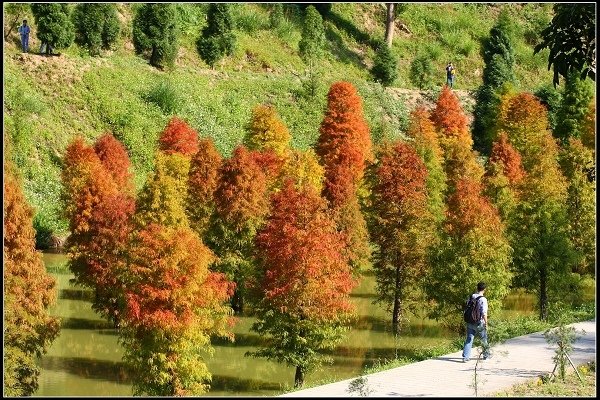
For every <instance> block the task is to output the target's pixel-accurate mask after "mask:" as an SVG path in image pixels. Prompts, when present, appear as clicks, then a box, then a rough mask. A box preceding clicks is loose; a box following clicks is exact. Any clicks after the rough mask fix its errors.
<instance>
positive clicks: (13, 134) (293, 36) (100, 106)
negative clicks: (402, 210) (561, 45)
mask: <svg viewBox="0 0 600 400" xmlns="http://www.w3.org/2000/svg"><path fill="white" fill-rule="evenodd" d="M139 6H140V4H120V5H119V13H120V15H119V17H120V20H121V23H122V30H121V37H120V40H119V43H118V45H117V46H116V49H115V50H114V51H111V52H108V53H105V54H103V55H102V56H101V57H90V56H88V55H87V53H86V52H85V51H83V50H82V49H80V48H78V47H77V46H76V45H72V46H71V47H69V48H68V49H66V50H61V54H60V55H59V56H53V57H42V56H40V55H38V54H37V50H38V49H39V41H38V40H37V38H36V36H35V32H36V27H35V25H34V24H33V18H32V17H31V16H28V20H29V21H31V23H30V25H32V37H31V38H30V48H31V51H32V53H30V54H21V52H20V48H19V45H18V43H19V40H18V36H17V35H16V34H15V33H13V35H12V36H10V37H9V38H8V40H7V41H6V42H5V52H4V83H5V89H4V96H5V97H4V135H5V136H4V138H5V147H6V149H5V151H7V156H8V157H10V158H12V159H14V160H15V162H16V164H17V166H18V168H19V171H20V173H21V175H22V176H23V177H24V184H25V187H24V190H25V196H26V198H27V200H28V201H29V203H30V204H31V205H32V206H33V207H34V208H35V209H36V215H35V222H34V224H35V227H36V230H37V233H38V239H39V241H38V242H39V243H38V244H40V245H42V244H44V243H46V242H47V241H48V238H49V237H50V236H52V235H54V236H58V237H61V236H65V234H66V233H67V229H68V226H67V224H66V221H65V220H64V218H63V217H62V215H61V210H62V206H61V204H60V200H59V199H60V191H61V187H60V171H61V159H62V155H63V153H64V149H65V147H66V146H67V144H68V143H69V142H70V141H71V140H72V139H73V137H75V136H76V135H82V136H83V137H84V138H85V139H86V140H88V141H89V142H91V141H92V140H93V139H95V138H97V137H98V136H100V135H101V134H102V133H104V132H106V131H110V132H112V133H114V135H115V136H116V137H117V138H118V139H119V140H121V141H122V142H123V143H124V144H125V146H126V147H127V149H128V151H129V153H130V157H131V160H132V163H133V166H134V172H135V181H136V187H137V188H138V189H139V188H140V187H141V186H142V184H143V183H144V180H145V179H146V175H147V174H148V173H149V172H150V171H152V169H153V162H154V161H153V159H154V152H155V150H156V147H157V145H156V142H157V138H158V135H159V133H160V131H161V130H162V129H163V128H164V127H165V125H166V123H167V122H168V120H169V119H170V117H171V116H172V115H173V114H177V115H178V116H180V117H181V118H183V119H185V120H186V121H188V122H189V124H190V125H191V126H192V127H194V128H195V129H197V130H198V131H199V132H200V134H201V135H202V136H206V137H211V138H213V139H214V141H215V144H216V146H217V149H218V150H219V151H220V152H221V154H222V155H223V156H225V157H227V156H229V155H230V154H231V152H232V151H233V149H234V148H235V147H236V146H237V145H238V144H240V143H241V142H242V138H243V135H244V127H245V125H246V124H247V123H248V121H249V119H250V115H251V110H252V108H254V107H255V106H256V105H257V104H261V103H270V104H273V105H274V106H275V107H276V109H277V112H278V113H279V115H280V116H281V118H282V119H283V121H284V122H285V123H286V125H287V126H288V128H289V130H290V132H291V134H292V146H293V147H295V148H300V149H305V148H308V147H310V146H312V145H313V144H314V142H315V141H316V139H317V136H318V132H319V130H318V129H319V124H320V123H321V121H322V118H323V110H324V107H325V104H326V93H327V90H328V88H329V86H330V85H331V83H333V82H336V81H339V80H347V81H349V82H351V83H352V84H353V85H355V87H356V88H357V89H358V91H359V93H360V95H361V97H362V99H363V102H364V109H365V114H366V118H367V120H368V123H369V127H370V129H371V136H372V138H373V141H374V142H375V143H377V142H378V141H380V140H381V138H383V137H386V136H387V137H393V136H403V135H404V132H405V130H406V124H407V115H408V112H409V111H410V110H411V108H412V107H414V105H415V104H414V102H415V101H416V100H418V99H422V100H423V101H425V102H427V101H429V102H431V101H432V100H433V99H435V98H436V97H437V94H438V93H439V90H440V88H441V86H442V84H443V83H445V72H444V67H445V65H446V63H447V62H448V61H452V62H453V63H454V64H455V66H456V68H457V71H458V72H457V80H456V83H455V88H456V89H457V90H456V91H457V92H458V93H459V94H460V95H461V100H462V101H463V107H465V109H466V111H467V112H470V111H471V107H472V99H470V98H469V96H470V94H471V93H472V92H473V91H474V90H475V89H477V87H478V86H479V85H480V84H481V72H482V69H483V61H482V58H481V55H480V47H481V40H482V39H483V38H485V37H486V36H487V35H488V33H489V30H490V28H491V27H492V26H493V25H494V23H495V20H496V17H497V15H498V13H499V11H500V9H501V7H507V8H508V9H509V11H510V13H511V15H512V16H513V20H514V26H513V32H512V37H513V41H514V48H515V56H516V63H515V73H516V76H517V79H518V81H519V85H520V88H521V89H523V90H530V91H534V90H535V89H537V88H539V87H540V86H544V85H547V84H548V83H550V82H551V80H552V73H551V72H549V71H548V70H547V57H548V53H547V50H545V51H542V52H541V53H539V54H537V55H533V47H534V46H535V44H536V43H537V42H538V40H539V32H540V31H541V30H542V29H543V28H544V27H545V26H546V25H547V23H548V22H549V21H550V20H551V18H552V4H549V3H545V4H510V5H509V4H506V5H501V4H417V3H411V4H408V6H407V8H406V10H405V11H404V12H403V13H402V14H401V15H400V16H399V18H398V19H397V27H396V35H395V38H394V43H393V52H394V53H395V54H396V55H397V56H398V58H399V63H398V77H397V78H396V80H395V81H394V83H393V84H392V86H391V87H389V88H386V89H384V88H383V87H382V86H381V85H379V84H376V83H374V82H373V80H372V77H371V75H370V72H369V68H370V67H371V66H372V65H373V57H374V55H375V50H374V47H375V43H376V42H377V41H379V40H382V39H383V35H384V30H385V26H384V21H385V7H384V5H383V3H380V4H375V3H371V4H356V3H354V4H352V3H347V4H344V3H334V4H333V5H332V9H331V12H330V13H329V14H328V15H327V16H326V17H325V28H326V37H327V49H326V50H327V51H326V57H325V59H323V60H322V62H321V63H320V65H319V66H318V73H319V83H320V85H319V88H318V90H317V94H316V96H314V97H313V96H311V95H309V94H308V92H307V90H306V89H305V85H304V81H305V79H306V68H307V67H306V65H305V64H304V63H303V61H302V60H301V58H300V56H299V54H298V42H299V40H300V36H301V31H302V12H301V10H300V9H299V8H298V7H295V6H292V5H287V6H286V7H285V14H286V20H285V21H284V23H283V24H282V25H280V26H279V27H278V28H277V29H271V28H270V25H269V5H268V4H234V5H233V13H234V19H235V22H236V30H235V34H236V36H237V44H236V47H235V51H234V54H233V55H232V56H230V57H226V58H225V59H224V60H222V61H221V62H219V63H218V65H217V66H216V67H215V68H214V69H211V68H209V67H208V66H207V65H206V64H205V63H204V62H203V61H202V60H201V59H200V57H199V56H198V54H197V52H196V48H195V41H196V39H197V38H198V36H199V34H200V31H201V29H202V28H203V26H204V25H205V22H206V21H205V19H206V18H205V17H206V8H207V4H180V5H178V6H177V7H178V9H179V14H180V16H179V18H180V20H179V29H180V32H181V37H180V45H181V46H180V50H179V54H178V57H177V60H176V66H175V68H174V69H173V70H169V71H159V70H157V69H155V68H153V67H151V66H150V65H149V64H148V62H147V61H146V60H145V59H143V58H141V57H138V56H136V55H135V53H134V51H133V45H132V36H131V35H132V34H131V31H132V26H131V21H132V18H133V14H134V12H135V9H136V7H139ZM401 24H402V26H405V27H407V28H408V30H402V29H400V26H401ZM423 54H425V55H426V56H427V57H429V58H430V59H431V60H432V62H433V64H434V66H435V69H436V75H435V82H433V85H432V87H433V89H430V90H428V91H425V92H421V93H418V95H417V96H415V95H413V94H410V93H407V92H408V90H415V92H416V87H415V86H414V84H413V83H412V82H411V80H410V78H409V76H410V74H409V70H410V64H411V62H412V60H413V59H414V58H415V57H417V56H420V55H423Z"/></svg>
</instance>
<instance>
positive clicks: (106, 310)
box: [63, 136, 135, 324]
mask: <svg viewBox="0 0 600 400" xmlns="http://www.w3.org/2000/svg"><path fill="white" fill-rule="evenodd" d="M113 140H114V141H115V142H116V139H114V138H111V137H107V136H104V137H102V138H100V140H99V141H98V142H97V143H96V146H95V148H96V149H97V151H98V153H99V154H100V156H102V157H103V160H104V161H102V160H101V159H100V157H99V156H98V154H97V153H96V152H95V151H94V149H93V148H92V147H89V146H86V145H85V144H84V143H83V140H82V139H81V138H77V139H76V140H75V141H74V142H73V143H71V144H70V145H69V146H68V147H67V150H66V153H65V161H64V168H63V185H64V188H65V191H64V193H63V199H64V201H65V205H66V206H65V210H66V214H67V217H68V219H69V224H70V230H71V233H70V235H69V237H68V238H67V243H66V247H67V252H68V254H69V256H70V260H69V266H70V268H71V270H72V271H73V273H74V274H75V278H76V280H77V281H78V282H79V283H80V284H83V285H85V286H88V287H90V288H92V289H94V291H95V298H94V301H93V302H92V307H93V308H94V309H95V310H96V311H98V312H99V313H100V314H101V315H103V316H105V317H108V318H109V319H110V320H111V321H113V322H114V323H115V324H118V322H119V320H120V317H121V312H122V310H123V307H124V298H123V286H122V281H121V280H120V274H121V271H122V269H123V268H125V264H124V254H125V253H126V251H127V243H128V240H129V235H130V233H131V231H132V224H131V217H132V216H133V213H134V211H135V200H134V198H133V196H132V193H131V190H132V188H133V183H132V182H131V175H130V174H129V173H128V171H127V169H126V168H125V167H126V166H128V165H129V159H128V157H127V154H126V153H124V154H123V153H122V152H121V150H122V149H123V148H122V145H121V144H120V143H118V142H116V143H115V142H113ZM105 166H108V167H109V168H110V169H109V168H107V167H105ZM114 177H116V180H115V179H114Z"/></svg>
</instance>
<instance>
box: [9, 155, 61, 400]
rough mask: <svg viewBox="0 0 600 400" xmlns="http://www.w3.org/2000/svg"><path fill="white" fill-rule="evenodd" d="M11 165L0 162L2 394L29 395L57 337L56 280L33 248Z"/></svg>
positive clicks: (32, 235)
mask: <svg viewBox="0 0 600 400" xmlns="http://www.w3.org/2000/svg"><path fill="white" fill-rule="evenodd" d="M14 168H15V167H14V166H13V165H11V164H10V163H9V162H7V161H5V163H4V173H5V175H4V201H3V213H4V248H3V254H4V266H3V270H4V271H3V272H4V274H3V278H4V375H3V376H4V395H6V396H15V397H19V396H30V395H32V394H33V393H34V392H35V391H36V390H37V387H38V382H37V377H38V375H39V371H40V369H39V365H38V364H37V359H38V357H39V356H41V355H42V354H44V353H45V352H46V350H47V349H48V347H49V346H50V343H52V341H53V340H54V339H55V338H56V336H57V335H58V332H59V329H60V326H59V321H58V318H54V317H51V316H50V315H49V314H48V307H49V306H50V304H52V303H53V302H54V300H55V298H56V288H55V286H56V283H55V281H54V279H53V278H52V277H51V276H49V275H48V274H47V273H46V270H45V268H44V264H43V262H42V257H41V255H40V253H38V252H36V250H35V231H34V229H33V218H32V217H33V210H32V209H31V207H29V205H27V203H26V200H25V197H24V195H23V191H22V189H21V186H20V185H21V183H20V182H19V180H18V178H17V176H16V175H15V169H14Z"/></svg>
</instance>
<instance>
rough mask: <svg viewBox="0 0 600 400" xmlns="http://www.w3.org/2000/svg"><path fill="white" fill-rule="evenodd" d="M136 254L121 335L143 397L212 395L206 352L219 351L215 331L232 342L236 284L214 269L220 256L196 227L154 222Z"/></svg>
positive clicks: (137, 239)
mask: <svg viewBox="0 0 600 400" xmlns="http://www.w3.org/2000/svg"><path fill="white" fill-rule="evenodd" d="M130 249H131V250H130V254H129V260H130V264H129V268H128V270H127V271H126V274H125V280H126V281H127V282H128V284H127V288H126V299H127V307H126V314H125V315H126V316H125V328H124V329H123V331H122V332H121V337H122V339H123V343H124V347H125V360H126V362H127V363H128V365H129V366H130V367H131V368H132V370H133V371H134V373H135V374H136V377H137V379H136V380H135V381H134V390H135V392H136V393H137V394H142V393H146V394H150V395H162V396H174V395H175V396H186V395H188V396H189V395H198V394H201V393H203V392H206V391H207V389H208V382H210V378H211V375H210V373H209V372H208V370H207V368H206V365H205V364H204V361H203V359H202V355H201V354H202V353H201V351H204V352H209V351H211V347H210V335H212V334H218V335H220V336H227V337H232V334H231V332H229V328H230V327H231V325H232V323H233V321H232V320H231V317H230V311H231V309H230V308H229V307H227V306H226V305H224V303H225V302H226V301H227V300H228V299H229V297H230V296H231V294H232V291H233V284H232V283H231V282H228V281H227V280H226V279H225V277H224V276H223V274H220V273H215V272H211V271H210V270H209V264H210V263H211V262H212V260H213V258H214V255H213V254H212V252H211V251H210V250H209V249H208V248H207V247H206V246H204V245H203V244H202V241H201V240H200V238H199V237H198V235H197V234H196V233H195V232H193V231H192V230H191V229H190V228H187V227H168V226H161V225H158V224H154V223H150V224H149V225H147V226H146V227H145V228H143V229H142V230H140V231H138V232H137V233H136V234H135V235H134V236H133V238H132V242H131V247H130ZM199 350H201V351H199ZM148 365H152V369H151V370H150V371H149V370H148V367H147V366H148Z"/></svg>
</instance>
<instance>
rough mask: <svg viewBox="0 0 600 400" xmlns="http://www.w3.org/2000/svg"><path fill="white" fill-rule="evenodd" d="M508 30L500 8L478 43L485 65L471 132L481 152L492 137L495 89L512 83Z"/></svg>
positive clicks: (505, 14) (506, 17)
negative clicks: (488, 30) (481, 44)
mask: <svg viewBox="0 0 600 400" xmlns="http://www.w3.org/2000/svg"><path fill="white" fill-rule="evenodd" d="M510 31H511V22H510V16H509V14H508V12H507V10H502V11H501V13H500V15H499V16H498V20H497V22H496V24H495V25H494V27H492V29H491V30H490V35H489V37H488V38H486V39H485V40H484V42H483V46H482V57H483V62H484V63H485V67H484V68H483V84H482V85H481V86H480V87H479V89H478V90H477V93H476V95H475V99H476V102H475V108H474V110H473V117H474V118H473V128H472V132H473V142H474V147H475V148H476V149H478V150H480V151H482V152H484V153H485V154H489V151H490V150H491V145H492V142H493V141H494V139H495V138H494V137H493V134H492V133H493V131H492V130H491V129H490V127H491V126H493V123H494V120H495V119H496V110H497V108H498V104H499V98H498V94H497V92H498V90H499V89H500V88H501V87H502V86H503V85H504V84H506V83H513V84H514V83H515V82H516V78H515V74H514V71H513V66H514V62H515V57H514V50H513V45H512V40H511V37H510Z"/></svg>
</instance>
